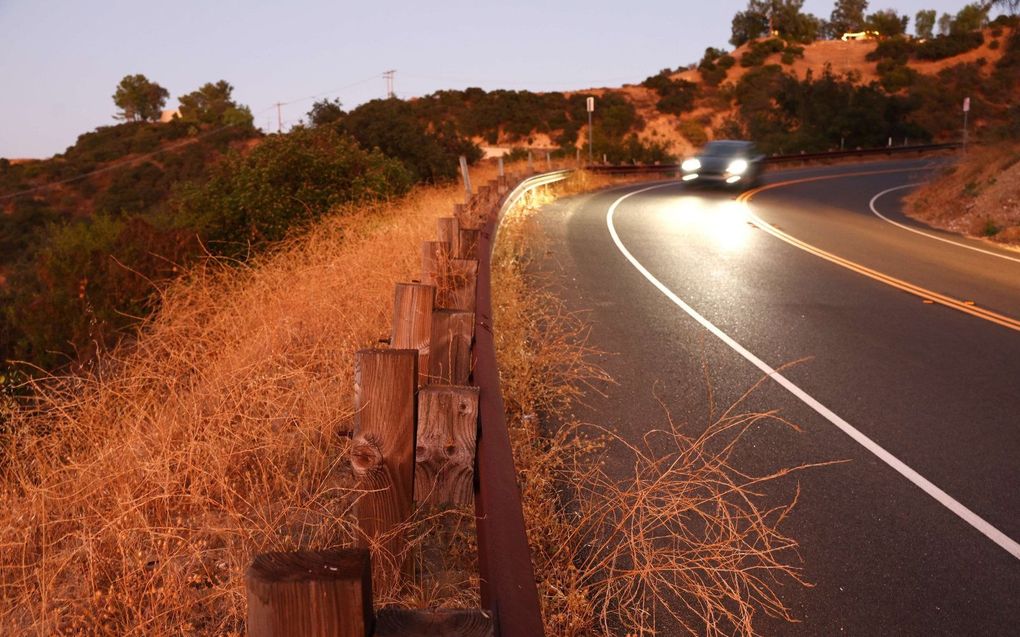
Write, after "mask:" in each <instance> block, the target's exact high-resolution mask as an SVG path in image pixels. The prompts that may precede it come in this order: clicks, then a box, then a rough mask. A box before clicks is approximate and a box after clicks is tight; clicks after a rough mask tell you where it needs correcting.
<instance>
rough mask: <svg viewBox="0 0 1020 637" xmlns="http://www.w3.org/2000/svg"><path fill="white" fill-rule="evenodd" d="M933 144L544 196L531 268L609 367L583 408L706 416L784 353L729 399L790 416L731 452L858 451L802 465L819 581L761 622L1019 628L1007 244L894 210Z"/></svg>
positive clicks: (1017, 371) (1017, 348)
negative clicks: (691, 183) (732, 186)
mask: <svg viewBox="0 0 1020 637" xmlns="http://www.w3.org/2000/svg"><path fill="white" fill-rule="evenodd" d="M933 167H934V164H933V163H932V162H930V161H925V160H915V161H907V162H904V161H900V162H882V163H871V164H858V165H853V166H842V167H825V168H815V169H803V170H797V171H785V172H776V173H771V174H767V175H766V176H765V178H764V181H765V183H766V184H769V185H772V186H775V187H771V188H766V189H764V190H762V191H761V192H759V193H757V194H756V195H754V197H753V198H752V199H751V201H750V202H749V203H746V204H745V203H742V202H740V201H737V200H735V198H734V196H733V194H732V193H726V192H719V191H712V190H700V189H698V190H694V189H687V188H685V187H684V186H682V185H680V184H677V183H674V182H661V183H656V184H647V183H646V184H639V185H632V186H626V187H620V188H614V189H609V190H605V191H601V192H597V193H593V194H587V195H582V196H576V197H570V198H566V199H563V200H560V201H558V202H556V203H554V204H551V205H549V206H546V207H545V208H544V209H543V210H542V213H541V215H540V218H541V221H542V224H543V227H544V229H545V233H546V234H547V235H548V237H549V240H550V245H551V249H550V251H549V252H548V254H547V255H546V258H545V263H544V264H543V265H542V267H543V268H546V269H551V270H556V271H558V272H560V273H562V275H563V276H562V277H560V279H561V280H562V281H563V284H562V286H561V287H562V289H561V290H559V292H560V294H561V295H562V296H563V298H564V299H565V301H566V302H567V304H568V307H570V308H572V309H575V310H584V311H587V312H588V317H589V319H590V322H591V324H592V335H591V344H592V345H593V346H595V347H597V348H600V349H601V350H603V351H605V352H608V353H609V354H608V355H607V356H605V357H604V360H602V361H601V362H602V365H603V367H604V368H605V369H606V370H607V371H608V372H609V373H610V374H611V375H612V376H613V377H614V378H615V380H616V381H617V384H616V385H614V386H612V387H610V388H609V389H608V392H607V394H608V395H607V396H605V397H604V398H603V397H599V396H591V397H590V398H589V400H587V401H586V405H585V406H583V407H581V408H580V409H579V411H578V414H577V415H578V416H579V417H581V418H582V419H584V420H587V421H591V422H596V423H599V424H603V425H608V426H610V427H613V428H615V429H616V430H617V431H618V432H620V433H621V434H622V435H623V436H625V437H627V438H629V439H632V440H635V441H636V440H639V439H640V438H641V436H642V434H643V433H645V432H646V431H648V430H649V429H653V428H656V427H660V426H662V425H663V424H664V423H665V420H666V418H665V414H664V410H668V411H669V412H670V414H671V415H672V416H673V418H674V419H675V420H677V421H680V422H684V423H688V425H687V426H689V427H692V428H697V427H699V426H704V424H706V423H707V422H708V421H709V420H711V419H712V418H713V414H717V413H718V410H719V409H720V408H724V407H725V406H728V405H730V404H731V403H732V402H734V401H736V400H738V399H739V398H740V396H741V395H742V394H744V392H745V391H746V390H747V389H748V388H749V387H751V386H752V385H754V383H756V382H758V381H759V380H761V379H762V378H763V376H764V375H765V374H766V373H767V372H769V371H771V370H776V369H779V368H782V369H781V370H780V372H779V373H778V374H777V376H778V378H774V379H770V380H768V381H766V382H765V383H763V384H762V385H761V387H760V388H759V389H757V390H756V391H755V392H753V393H752V395H751V396H750V397H749V398H748V399H747V401H746V402H745V403H744V405H743V406H742V408H743V409H745V410H747V411H767V410H772V409H778V410H779V411H780V413H781V414H782V416H783V417H785V418H787V419H789V420H790V421H792V422H794V423H796V424H797V425H799V427H800V428H801V431H800V432H796V431H793V430H790V429H788V428H783V427H765V428H762V429H757V430H755V431H754V432H752V433H751V434H750V436H749V437H748V438H747V439H746V440H745V444H744V447H743V450H742V452H741V455H740V457H739V458H738V461H739V462H740V463H741V466H742V467H743V468H747V469H748V470H751V471H759V472H765V471H769V470H774V469H776V468H779V467H789V466H797V465H801V464H805V463H815V462H824V461H829V460H846V461H847V462H845V463H841V464H836V465H830V466H825V467H821V468H815V469H809V470H807V471H806V472H803V473H800V474H798V477H797V478H796V479H795V480H798V481H799V486H800V497H799V501H798V504H797V507H796V509H795V511H794V513H793V515H792V516H791V518H790V519H789V520H788V524H787V525H786V527H785V530H786V531H787V532H788V533H789V534H790V535H792V536H793V537H794V538H796V539H797V540H798V541H799V543H800V550H799V552H800V555H801V557H802V560H803V562H802V566H803V568H804V575H805V577H806V579H808V580H809V581H810V582H812V583H813V584H814V587H813V588H802V587H800V586H797V585H789V586H784V587H783V588H782V589H781V592H780V594H781V597H782V598H783V599H784V600H785V602H786V603H787V604H788V605H789V606H790V607H791V609H792V612H793V614H794V615H795V616H796V617H797V618H798V619H799V620H800V621H799V623H796V624H787V623H783V622H779V621H773V620H771V619H768V618H765V619H763V620H762V622H761V623H760V628H761V630H762V632H763V633H764V634H782V635H835V634H846V635H1015V634H1018V630H1020V629H1018V627H1020V596H1018V592H1020V546H1018V545H1017V544H1016V541H1017V540H1020V329H1018V328H1020V253H1017V252H1008V251H1005V250H1003V249H1000V248H996V247H994V246H991V245H990V244H988V243H986V242H980V241H973V240H965V239H961V238H959V237H955V236H953V235H949V234H946V233H941V232H938V231H934V230H931V229H928V228H926V227H924V226H922V225H920V224H917V223H915V222H913V221H911V220H909V219H907V218H906V217H904V216H903V215H902V214H900V207H901V202H900V197H901V196H902V195H903V194H904V193H905V192H907V191H908V188H905V187H904V186H906V185H908V184H913V183H917V182H919V181H921V180H923V179H925V178H927V177H928V176H929V175H930V174H931V169H932V168H933ZM780 182H782V184H783V185H778V184H780ZM876 196H877V197H876ZM784 237H785V240H784ZM798 241H799V242H801V244H800V245H795V244H796V243H797V242H798ZM963 246H966V247H963ZM836 261H839V262H836ZM875 275H879V278H875ZM881 277H884V279H882V280H879V279H880V278H881ZM900 284H904V285H907V286H908V287H906V288H905V287H904V285H900ZM933 300H934V301H935V302H932V301H933ZM788 363H795V364H793V365H792V366H789V367H783V366H784V365H787V364H788ZM763 370H764V371H763ZM710 396H711V397H710ZM713 405H714V406H715V407H714V410H715V411H713ZM613 470H615V471H619V472H625V471H626V462H622V461H621V463H620V466H617V467H614V468H613ZM796 485H797V482H795V481H788V482H787V483H786V484H785V485H781V486H780V487H779V490H778V492H777V493H775V494H774V496H775V497H777V498H783V497H789V496H790V495H791V493H792V490H793V489H794V488H795V487H796ZM667 633H668V631H667Z"/></svg>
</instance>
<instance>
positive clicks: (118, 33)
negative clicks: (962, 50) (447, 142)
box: [0, 0, 965, 158]
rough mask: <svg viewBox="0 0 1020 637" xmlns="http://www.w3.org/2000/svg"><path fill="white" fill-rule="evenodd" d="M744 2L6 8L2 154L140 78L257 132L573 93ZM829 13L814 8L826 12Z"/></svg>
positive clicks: (48, 133) (0, 10)
mask: <svg viewBox="0 0 1020 637" xmlns="http://www.w3.org/2000/svg"><path fill="white" fill-rule="evenodd" d="M964 4H965V2H964V1H963V0H896V1H895V2H875V1H874V0H873V1H872V2H871V5H870V7H869V9H870V10H877V9H882V8H894V9H896V10H898V11H900V12H901V13H906V14H907V15H910V16H911V17H913V15H914V14H915V13H916V12H917V11H918V10H919V9H936V10H938V11H939V12H940V13H941V12H943V11H948V12H950V13H955V12H956V11H958V10H959V8H960V7H962V6H963V5H964ZM746 5H747V3H746V1H735V0H734V1H723V2H708V3H706V2H690V1H681V0H670V1H668V2H667V1H662V0H644V1H641V2H634V1H630V2H597V1H594V0H590V1H588V2H580V1H577V0H556V1H550V0H543V1H536V0H525V1H522V2H513V3H507V2H501V3H488V2H468V1H466V0H462V1H445V0H433V1H432V2H409V1H405V2H393V1H392V0H374V1H370V2H361V3H352V2H346V1H343V0H341V1H334V2H326V1H313V0H289V1H283V2H281V1H276V2H263V1H250V2H240V1H237V0H214V1H212V2H209V1H205V2H198V1H195V0H176V1H174V2H138V1H137V0H135V1H133V2H127V1H124V0H92V1H89V2H84V1H75V0H65V1H63V2H61V1H57V0H0V113H2V119H0V122H2V123H0V157H9V158H17V157H45V156H49V155H52V154H54V153H58V152H63V150H64V149H65V148H66V147H67V146H69V145H71V144H73V143H74V141H75V139H76V137H77V136H78V135H79V134H80V133H83V132H86V131H89V130H92V129H93V128H95V127H97V126H101V125H106V124H112V123H115V122H114V120H113V119H112V116H113V114H114V112H115V111H116V107H115V106H114V104H113V100H112V99H111V96H112V95H113V92H114V90H115V89H116V86H117V83H118V82H120V80H121V78H122V77H124V76H125V75H128V74H133V73H142V74H144V75H146V76H147V77H148V78H149V79H150V80H153V81H155V82H158V83H160V84H161V85H163V86H164V87H166V88H167V89H168V90H169V91H170V96H171V98H170V100H168V102H167V107H168V108H173V107H176V98H177V96H179V95H182V94H184V93H187V92H190V91H192V90H194V89H196V88H197V87H198V86H200V85H201V84H203V83H205V82H209V81H216V80H220V79H225V80H227V81H228V82H230V83H231V84H233V85H234V87H235V91H234V95H235V98H236V99H237V100H238V101H239V102H241V103H242V104H247V105H248V106H249V107H250V108H251V109H252V112H253V113H254V114H255V124H256V125H257V126H260V127H262V128H268V129H271V130H275V129H276V108H275V106H274V104H275V103H276V102H288V103H287V104H286V105H285V106H283V119H284V125H285V126H286V125H287V124H288V123H290V124H293V123H296V122H297V121H298V120H299V119H301V118H302V117H304V115H305V113H307V112H308V110H309V108H310V107H311V104H312V101H313V99H310V97H311V96H318V97H330V98H339V99H340V100H341V101H342V102H343V104H344V107H345V108H351V107H354V106H356V105H358V104H360V103H362V102H364V101H367V100H369V99H372V98H375V97H383V96H384V95H385V90H386V84H385V81H384V79H383V78H382V75H381V74H382V72H383V71H385V70H387V69H396V70H397V73H396V83H395V87H396V92H397V95H399V96H400V97H411V96H415V95H423V94H426V93H430V92H432V91H435V90H438V89H442V88H464V87H466V86H480V87H482V88H485V89H495V88H513V89H531V90H538V91H541V90H567V89H579V88H586V87H590V86H619V85H621V84H623V83H627V82H629V83H634V82H640V81H641V80H643V79H644V78H645V77H647V76H649V75H652V74H654V73H656V72H658V71H659V69H661V68H664V67H677V66H681V65H685V64H689V63H691V62H696V61H697V60H698V59H700V57H701V54H702V52H703V51H704V49H705V47H708V46H715V47H725V46H728V45H727V44H726V42H727V40H728V39H729V35H730V20H731V18H732V17H733V14H734V13H736V12H737V11H739V10H741V9H743V8H744V7H745V6H746ZM832 5H833V3H832V2H831V1H825V0H807V1H806V2H805V7H804V8H805V10H806V11H809V12H811V13H814V14H815V15H818V16H819V17H826V18H827V17H828V15H829V13H830V12H831V10H832Z"/></svg>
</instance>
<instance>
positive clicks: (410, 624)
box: [375, 608, 496, 637]
mask: <svg viewBox="0 0 1020 637" xmlns="http://www.w3.org/2000/svg"><path fill="white" fill-rule="evenodd" d="M495 630H496V629H495V626H494V622H493V621H492V616H491V615H489V614H488V613H486V612H485V611H483V610H481V609H471V610H406V609H397V608H384V609H382V610H380V611H379V618H378V622H377V623H376V629H375V637H494V635H495V634H496V633H495Z"/></svg>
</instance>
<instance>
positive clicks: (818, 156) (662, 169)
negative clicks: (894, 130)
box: [585, 142, 961, 175]
mask: <svg viewBox="0 0 1020 637" xmlns="http://www.w3.org/2000/svg"><path fill="white" fill-rule="evenodd" d="M960 146H961V144H960V143H959V142H951V143H946V144H918V145H914V146H885V147H882V148H857V149H854V150H834V151H826V152H822V153H797V154H794V155H771V156H769V157H766V158H765V159H764V160H763V163H765V164H766V165H776V164H793V163H797V162H801V161H816V160H828V159H852V158H857V157H885V156H888V157H891V156H893V155H910V154H918V155H920V154H924V153H930V152H937V151H942V150H956V149H958V148H960ZM585 169H586V170H590V171H591V172H596V173H609V174H614V175H626V174H631V173H671V172H676V171H677V170H679V169H680V165H679V164H632V165H627V164H622V165H619V166H613V165H607V164H592V165H589V166H586V167H585Z"/></svg>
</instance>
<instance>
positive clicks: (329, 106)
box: [308, 99, 344, 126]
mask: <svg viewBox="0 0 1020 637" xmlns="http://www.w3.org/2000/svg"><path fill="white" fill-rule="evenodd" d="M343 116H344V109H343V108H341V106H340V100H339V99H335V100H328V99H324V100H321V101H318V102H315V103H314V104H312V110H310V111H308V122H309V123H310V124H311V125H312V126H325V125H326V124H332V123H333V122H337V121H339V120H340V118H342V117H343Z"/></svg>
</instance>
